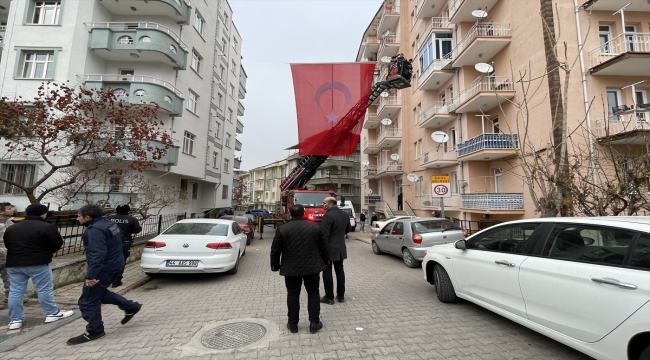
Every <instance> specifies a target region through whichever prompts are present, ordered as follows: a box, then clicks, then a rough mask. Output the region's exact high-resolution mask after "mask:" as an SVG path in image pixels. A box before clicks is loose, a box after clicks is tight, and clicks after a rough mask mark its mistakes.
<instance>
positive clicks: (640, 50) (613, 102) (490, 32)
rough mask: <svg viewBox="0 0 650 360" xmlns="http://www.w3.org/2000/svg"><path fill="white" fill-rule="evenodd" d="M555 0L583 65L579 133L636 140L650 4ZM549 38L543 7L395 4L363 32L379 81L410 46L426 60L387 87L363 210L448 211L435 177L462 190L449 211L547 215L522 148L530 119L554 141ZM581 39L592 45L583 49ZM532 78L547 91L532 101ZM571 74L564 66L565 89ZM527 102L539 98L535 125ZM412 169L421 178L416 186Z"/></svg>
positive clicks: (571, 52) (374, 116)
mask: <svg viewBox="0 0 650 360" xmlns="http://www.w3.org/2000/svg"><path fill="white" fill-rule="evenodd" d="M553 3H554V4H555V6H556V8H554V14H555V26H556V29H561V33H560V37H559V41H560V44H564V42H566V51H565V53H566V61H567V62H569V63H570V64H571V65H572V66H573V65H575V67H574V69H573V71H571V73H570V75H569V79H568V80H569V82H568V92H567V96H568V99H569V100H568V101H567V103H566V104H565V107H566V108H567V112H568V119H569V122H568V128H569V129H573V130H575V129H583V128H587V129H588V130H590V131H591V134H590V136H586V137H585V141H586V142H589V143H590V144H589V145H591V146H593V145H594V144H596V145H597V143H598V141H599V140H602V139H603V137H604V136H605V129H606V128H609V130H610V135H612V136H615V137H616V138H615V144H625V146H628V147H629V146H632V147H633V146H634V144H635V141H637V140H635V137H638V136H639V131H645V132H646V134H647V131H648V129H649V127H648V122H647V121H648V116H650V112H649V110H650V109H649V107H650V106H649V105H648V91H650V46H649V45H648V44H649V39H650V32H649V31H650V3H648V1H647V0H624V1H623V0H620V1H619V0H590V1H587V2H584V0H554V1H553ZM628 3H629V5H627V4H628ZM622 8H623V11H620V10H621V9H622ZM623 18H624V20H623ZM623 21H624V23H623ZM543 35H544V33H543V26H542V19H541V16H540V3H539V2H530V1H519V0H418V1H406V0H403V1H400V0H394V1H391V0H386V1H384V3H383V4H382V5H381V6H380V8H379V10H378V12H377V13H376V15H375V16H374V18H373V19H372V20H371V22H370V23H369V25H368V28H367V30H366V31H365V33H364V34H363V37H362V40H361V45H360V47H359V50H358V54H357V58H356V60H357V61H373V62H377V71H376V74H377V79H379V80H385V78H386V63H385V62H384V61H382V58H384V57H390V56H393V55H396V54H398V53H403V54H404V55H405V57H406V58H407V59H414V60H413V68H414V76H413V79H412V81H411V84H412V86H411V87H410V88H407V89H403V90H391V91H387V92H386V93H385V94H382V96H381V97H379V98H378V99H377V100H376V101H375V102H374V103H373V104H372V106H370V107H369V109H368V111H367V114H366V118H365V120H364V125H363V131H362V135H361V146H362V163H364V164H365V165H363V166H362V176H363V181H362V191H361V195H362V199H363V200H362V208H364V209H369V211H378V212H381V213H384V214H390V213H391V212H393V211H394V210H395V209H397V208H398V207H400V206H401V207H404V210H408V211H410V210H412V211H413V213H415V214H417V215H419V216H431V215H432V214H435V215H439V214H440V210H441V202H440V199H439V198H437V197H432V196H431V185H430V181H429V179H430V177H431V176H433V175H447V176H449V177H450V180H451V181H450V192H451V194H452V197H451V198H446V199H444V210H445V216H446V217H449V218H453V219H459V220H469V221H485V219H490V221H506V220H514V219H521V218H531V217H537V216H539V214H536V213H535V206H534V204H533V202H532V199H531V195H530V191H529V189H528V186H527V185H525V184H524V181H523V179H522V177H523V173H522V170H521V168H520V166H518V164H519V161H518V158H517V156H516V153H515V151H514V148H515V147H518V146H519V145H520V144H519V139H520V136H522V133H521V132H522V131H524V130H523V129H524V126H525V125H527V126H528V132H529V134H531V135H530V136H531V139H532V141H533V143H534V144H536V145H537V146H538V149H543V148H545V146H546V145H547V144H548V143H549V139H550V132H551V109H550V103H549V98H548V96H549V87H548V83H547V79H546V78H545V77H543V75H544V74H545V72H546V69H545V67H546V62H545V52H544V37H543ZM578 39H583V41H584V46H583V48H582V51H580V47H579V43H580V42H582V40H581V41H579V40H578ZM560 48H561V49H564V46H562V45H560V46H558V49H560ZM580 52H581V53H582V54H580ZM565 53H561V54H560V58H561V59H560V61H563V60H564V59H565ZM384 60H385V59H384ZM477 64H482V65H477ZM581 64H582V66H581ZM479 70H480V71H479ZM522 74H523V76H524V80H525V81H524V82H523V83H524V84H531V85H532V87H533V88H534V89H536V91H529V92H528V93H527V95H525V96H524V92H525V91H524V90H523V88H522V82H521V81H519V80H520V76H522ZM583 74H584V78H583ZM564 78H565V76H564V73H562V79H561V80H562V86H564ZM633 84H635V85H634V86H630V85H633ZM524 100H527V102H528V104H530V106H529V107H528V110H529V114H527V115H528V116H527V117H526V121H527V122H526V124H523V117H522V111H521V108H522V107H521V104H522V103H524ZM585 104H590V106H589V107H586V106H585ZM587 109H588V110H587ZM434 132H444V133H446V134H447V136H448V140H447V141H446V142H441V141H440V139H438V142H436V141H434V139H433V138H432V133H434ZM588 134H589V133H588ZM638 144H639V146H640V144H641V142H638ZM637 150H640V149H637ZM408 174H414V175H415V176H411V177H410V178H411V179H417V181H413V182H412V181H409V180H408V179H407V175H408ZM400 194H401V196H400ZM400 200H401V202H402V204H401V205H400V204H399V202H400Z"/></svg>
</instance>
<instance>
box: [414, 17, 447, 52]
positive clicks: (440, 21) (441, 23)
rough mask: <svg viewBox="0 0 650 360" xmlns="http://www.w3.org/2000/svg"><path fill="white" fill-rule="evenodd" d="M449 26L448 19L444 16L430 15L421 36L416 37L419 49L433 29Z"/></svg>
mask: <svg viewBox="0 0 650 360" xmlns="http://www.w3.org/2000/svg"><path fill="white" fill-rule="evenodd" d="M449 27H450V22H449V19H448V18H446V17H432V18H431V19H430V20H429V22H428V23H427V27H426V28H425V29H424V32H422V36H421V37H420V38H419V39H418V42H417V47H418V49H420V47H422V43H423V42H424V41H426V40H427V38H428V37H429V35H430V34H431V32H432V31H433V29H448V28H449Z"/></svg>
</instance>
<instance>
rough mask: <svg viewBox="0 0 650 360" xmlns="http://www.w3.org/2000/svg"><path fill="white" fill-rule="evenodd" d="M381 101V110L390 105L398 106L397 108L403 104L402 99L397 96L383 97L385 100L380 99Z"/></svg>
mask: <svg viewBox="0 0 650 360" xmlns="http://www.w3.org/2000/svg"><path fill="white" fill-rule="evenodd" d="M380 99H381V100H379V108H380V109H381V108H382V107H384V106H386V105H390V106H395V105H397V106H399V105H400V103H401V102H402V98H401V97H399V96H397V95H393V96H386V97H383V98H380Z"/></svg>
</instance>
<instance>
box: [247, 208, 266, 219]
mask: <svg viewBox="0 0 650 360" xmlns="http://www.w3.org/2000/svg"><path fill="white" fill-rule="evenodd" d="M251 214H253V215H254V216H255V217H258V216H261V217H263V218H267V217H271V213H270V212H269V211H268V210H266V209H254V210H251Z"/></svg>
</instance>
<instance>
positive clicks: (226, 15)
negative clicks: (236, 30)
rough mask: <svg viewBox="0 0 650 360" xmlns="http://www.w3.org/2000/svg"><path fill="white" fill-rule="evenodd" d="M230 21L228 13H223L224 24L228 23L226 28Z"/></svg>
mask: <svg viewBox="0 0 650 360" xmlns="http://www.w3.org/2000/svg"><path fill="white" fill-rule="evenodd" d="M228 21H230V18H229V17H228V14H226V13H223V24H224V25H226V28H228Z"/></svg>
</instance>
